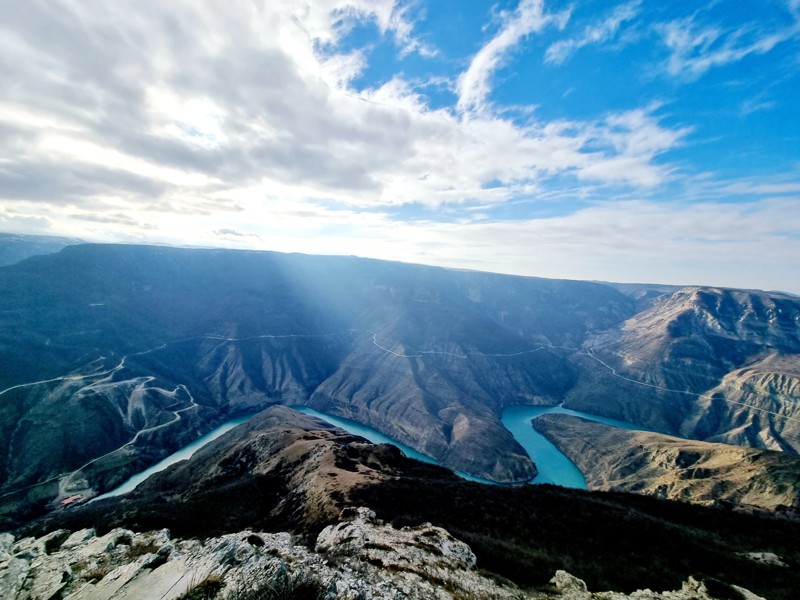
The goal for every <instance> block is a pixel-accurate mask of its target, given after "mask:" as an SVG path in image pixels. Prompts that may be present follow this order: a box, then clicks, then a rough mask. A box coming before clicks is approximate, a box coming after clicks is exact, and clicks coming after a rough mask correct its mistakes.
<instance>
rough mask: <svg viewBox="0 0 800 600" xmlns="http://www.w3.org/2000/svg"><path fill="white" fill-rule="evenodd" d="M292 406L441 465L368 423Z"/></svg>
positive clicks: (373, 440)
mask: <svg viewBox="0 0 800 600" xmlns="http://www.w3.org/2000/svg"><path fill="white" fill-rule="evenodd" d="M292 408H294V409H295V410H296V411H298V412H301V413H305V414H307V415H311V416H312V417H318V418H320V419H322V420H323V421H327V422H328V423H330V424H331V425H336V426H337V427H341V428H342V429H344V430H345V431H347V432H348V433H352V434H353V435H359V436H361V437H363V438H366V439H367V440H369V441H370V442H371V443H373V444H392V445H393V446H397V447H398V448H400V450H402V451H403V454H405V455H406V456H408V457H409V458H416V459H417V460H421V461H422V462H426V463H430V464H432V465H439V466H441V463H440V462H439V461H438V460H436V459H435V458H431V457H430V456H428V455H427V454H422V453H421V452H417V451H416V450H414V449H413V448H411V447H410V446H406V445H405V444H402V443H400V442H398V441H396V440H393V439H392V438H390V437H387V436H385V435H383V434H382V433H381V432H380V431H377V430H376V429H372V427H367V426H366V425H362V424H361V423H356V422H355V421H351V420H350V419H343V418H341V417H334V416H332V415H328V414H325V413H321V412H319V411H316V410H314V409H313V408H308V407H307V406H293V407H292ZM456 473H457V474H458V475H459V476H460V477H462V478H463V479H468V480H470V481H478V482H481V483H492V484H493V483H494V481H489V480H488V479H481V478H480V477H475V476H473V475H468V474H467V473H462V472H460V471H456Z"/></svg>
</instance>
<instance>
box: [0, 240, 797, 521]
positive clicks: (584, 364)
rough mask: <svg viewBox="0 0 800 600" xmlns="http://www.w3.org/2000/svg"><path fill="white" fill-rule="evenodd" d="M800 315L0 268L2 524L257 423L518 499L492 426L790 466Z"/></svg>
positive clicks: (551, 287) (354, 275)
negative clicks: (273, 419) (619, 432)
mask: <svg viewBox="0 0 800 600" xmlns="http://www.w3.org/2000/svg"><path fill="white" fill-rule="evenodd" d="M799 356H800V300H799V299H797V298H794V297H790V296H787V295H781V294H768V293H764V292H755V291H744V290H725V289H717V288H698V287H691V288H679V289H675V288H673V287H671V286H658V285H642V286H637V285H633V286H631V285H623V284H615V285H612V284H601V283H590V282H577V281H561V280H548V279H537V278H527V277H512V276H503V275H495V274H490V273H476V272H468V271H457V270H449V269H441V268H434V267H423V266H418V265H408V264H401V263H390V262H384V261H376V260H367V259H359V258H354V257H333V256H328V257H324V256H306V255H299V254H278V253H270V252H250V251H232V250H208V249H182V248H166V247H156V246H130V245H95V244H83V245H70V246H66V247H65V248H63V249H62V250H61V251H60V252H58V253H56V254H49V255H41V256H33V257H30V258H28V259H26V260H23V261H21V262H18V263H16V264H13V265H8V266H5V267H2V268H0V365H2V367H0V515H6V517H7V518H13V519H17V520H19V519H23V520H24V519H26V518H28V517H30V516H33V515H36V514H40V513H42V512H43V511H46V510H49V509H50V508H52V507H53V506H58V502H59V501H60V500H61V499H64V498H67V497H69V496H74V495H79V494H80V495H81V496H83V497H84V498H88V497H91V496H93V495H95V494H97V493H99V492H103V491H106V490H108V489H110V488H112V487H114V486H115V485H117V484H119V483H121V481H123V480H125V479H126V478H127V477H128V476H129V475H130V474H132V473H133V472H136V471H139V470H141V469H143V468H144V467H146V466H148V465H150V464H153V463H155V462H156V461H158V460H159V459H161V458H163V457H164V456H166V455H168V454H169V453H171V452H172V451H174V450H176V449H177V448H179V447H181V446H183V445H185V444H186V443H188V442H189V441H191V440H194V439H195V438H197V437H198V436H200V435H201V434H202V433H205V432H207V431H209V430H210V429H211V428H213V427H214V426H216V425H218V424H220V423H222V422H223V421H225V420H228V419H230V418H231V417H234V416H237V415H244V414H252V413H254V412H257V411H258V410H260V409H263V408H264V407H266V406H269V405H271V404H274V403H280V404H285V405H290V406H292V405H301V404H302V405H308V406H311V407H312V408H315V409H317V410H320V411H323V412H326V413H329V414H333V415H337V416H341V417H346V418H349V419H353V420H355V421H358V422H360V423H363V424H366V425H369V426H371V427H373V428H375V429H378V430H379V431H381V432H383V433H384V434H386V435H388V436H390V437H391V438H393V439H396V440H398V441H400V442H403V443H405V444H407V445H409V446H411V447H413V448H415V449H416V450H419V451H421V452H423V453H425V454H428V455H429V456H432V457H434V458H436V459H437V460H439V461H440V462H441V463H442V464H444V465H446V466H448V467H450V468H452V469H456V470H460V471H465V472H467V473H470V474H473V475H477V476H480V477H484V478H488V479H492V480H494V481H497V482H504V483H508V482H520V481H527V480H529V479H530V478H531V477H532V476H533V475H534V474H535V473H536V469H535V465H534V464H533V462H532V461H531V459H530V457H528V455H527V454H526V453H525V451H524V450H523V448H522V447H521V446H520V445H519V444H518V443H517V442H516V440H515V439H514V438H513V436H512V435H511V434H510V433H509V432H508V431H507V430H506V429H505V427H504V426H503V425H502V422H501V413H502V411H503V409H504V408H506V407H509V406H513V405H519V404H528V405H557V404H560V403H563V404H564V405H565V406H567V407H570V408H576V409H581V410H585V411H588V412H592V413H595V414H599V415H604V416H610V417H616V418H622V419H625V420H628V421H632V422H634V423H638V424H641V425H645V426H648V427H650V428H653V429H655V430H658V431H660V432H662V433H665V434H671V435H676V434H677V435H680V436H682V437H687V438H697V439H701V440H707V441H712V442H729V443H737V444H743V445H748V446H753V447H766V448H770V449H775V450H781V451H783V452H786V453H787V454H796V453H797V451H798V449H800V441H798V423H800V414H798V412H797V411H798V406H800V403H798V401H797V398H798V396H797V390H798V385H797V384H798V368H799V367H798V365H800V361H798V357H799Z"/></svg>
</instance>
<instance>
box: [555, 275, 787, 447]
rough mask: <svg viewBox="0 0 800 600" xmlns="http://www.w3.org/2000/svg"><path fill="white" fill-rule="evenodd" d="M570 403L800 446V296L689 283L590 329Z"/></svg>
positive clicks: (689, 429)
mask: <svg viewBox="0 0 800 600" xmlns="http://www.w3.org/2000/svg"><path fill="white" fill-rule="evenodd" d="M584 349H585V350H584V353H583V355H582V356H577V357H576V360H577V361H578V362H579V363H580V365H581V367H582V369H581V371H580V373H581V375H580V378H579V382H578V384H577V385H576V386H575V388H573V389H572V390H571V391H570V393H569V398H568V400H567V405H569V406H570V407H573V408H583V409H586V410H588V411H589V412H595V413H596V414H603V415H607V416H613V417H617V418H621V419H624V420H629V421H633V422H635V423H639V424H641V425H645V426H647V427H650V428H653V429H656V430H659V431H662V432H665V433H671V434H679V435H681V436H685V437H690V438H696V439H708V440H710V441H724V442H728V443H737V444H739V443H741V444H745V445H749V446H754V447H766V448H773V449H781V450H784V451H788V452H791V453H795V454H796V453H797V452H798V451H799V450H800V403H798V402H797V399H798V395H797V390H798V374H799V373H800V371H798V369H800V355H799V354H800V300H798V299H797V298H794V297H789V296H781V295H770V294H765V293H763V292H753V291H741V290H725V289H716V288H696V287H692V288H683V289H680V290H678V291H676V292H674V293H672V294H670V295H664V296H662V297H659V298H657V299H656V300H654V301H652V302H651V304H650V306H649V308H647V309H645V310H643V311H642V312H640V313H638V314H636V315H635V316H633V317H631V318H629V319H627V320H626V321H625V322H624V323H622V324H621V326H620V327H616V328H612V329H610V330H609V331H606V332H603V333H600V334H597V335H594V336H591V337H590V338H589V339H587V341H586V342H585V343H584Z"/></svg>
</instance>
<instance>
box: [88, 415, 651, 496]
mask: <svg viewBox="0 0 800 600" xmlns="http://www.w3.org/2000/svg"><path fill="white" fill-rule="evenodd" d="M293 408H294V409H295V410H297V411H299V412H302V413H305V414H307V415H311V416H314V417H319V418H320V419H323V420H325V421H327V422H328V423H330V424H332V425H336V426H337V427H341V428H342V429H344V430H345V431H347V432H349V433H352V434H353V435H358V436H361V437H363V438H365V439H367V440H369V441H370V442H372V443H373V444H393V445H395V446H397V447H398V448H400V450H402V451H403V453H404V454H405V455H406V456H408V457H410V458H415V459H417V460H420V461H422V462H426V463H430V464H434V465H439V464H440V463H439V462H438V461H437V460H435V459H433V458H431V457H430V456H427V455H425V454H422V453H421V452H417V451H416V450H414V449H413V448H411V447H409V446H406V445H405V444H402V443H400V442H398V441H396V440H393V439H391V438H389V437H387V436H385V435H384V434H382V433H381V432H379V431H377V430H375V429H372V428H371V427H367V426H366V425H362V424H361V423H356V422H355V421H351V420H349V419H343V418H341V417H334V416H332V415H328V414H325V413H321V412H319V411H316V410H314V409H313V408H308V407H306V406H295V407H293ZM553 413H556V414H565V415H572V416H575V417H583V418H584V419H589V420H591V421H595V422H597V423H604V424H606V425H611V426H613V427H621V428H623V429H640V430H645V428H643V427H640V426H638V425H634V424H633V423H628V422H626V421H618V420H616V419H607V418H605V417H598V416H595V415H591V414H589V413H584V412H580V411H577V410H570V409H568V408H562V407H560V406H512V407H511V408H507V409H505V410H504V411H503V414H502V421H503V425H505V427H506V429H508V430H509V431H510V432H511V433H512V434H513V436H514V438H515V439H516V440H517V441H518V442H519V443H520V445H521V446H522V447H523V448H524V449H525V451H526V452H527V453H528V455H529V456H530V457H531V459H533V461H534V462H535V463H536V468H537V469H538V471H539V472H538V474H537V475H536V477H535V478H534V479H533V480H532V483H552V484H555V485H560V486H563V487H572V488H579V489H586V478H585V477H584V476H583V473H581V472H580V470H579V469H578V467H576V466H575V463H573V462H572V461H571V460H569V459H568V458H567V457H566V456H564V454H562V453H561V451H560V450H558V448H556V447H555V446H554V445H553V444H552V443H551V442H550V441H549V440H548V439H547V438H546V437H544V436H543V435H542V434H540V433H539V432H538V431H536V430H535V429H534V428H533V427H532V426H531V419H535V418H536V417H539V416H541V415H544V414H553ZM249 418H250V417H239V418H237V419H233V420H231V421H228V422H227V423H224V424H222V425H220V426H219V427H217V428H216V429H214V430H212V431H210V432H209V433H207V434H206V435H204V436H203V437H201V438H198V439H197V440H195V441H194V442H192V443H191V444H189V445H188V446H186V447H185V448H183V449H181V450H179V451H178V452H176V453H175V454H172V455H170V456H168V457H167V458H165V459H164V460H162V461H161V462H159V463H157V464H155V465H153V466H152V467H150V468H149V469H147V470H145V471H142V472H141V473H138V474H136V475H134V476H133V477H131V478H130V479H128V481H126V482H125V483H123V484H122V485H121V486H119V487H117V488H115V489H113V490H111V491H110V492H106V493H105V494H102V495H101V496H97V498H95V500H100V499H101V498H109V497H111V496H119V495H121V494H126V493H127V492H130V491H132V490H133V489H134V488H135V487H136V486H137V485H139V484H140V483H141V482H142V481H144V480H145V479H147V478H148V477H150V475H152V474H153V473H158V472H159V471H163V470H164V469H166V468H167V467H168V466H170V465H173V464H175V463H176V462H179V461H182V460H187V459H189V458H190V457H191V456H192V455H193V454H194V453H195V452H197V451H198V450H199V449H200V448H202V447H203V446H205V445H206V444H208V443H209V442H211V441H213V440H215V439H217V438H218V437H219V436H221V435H222V434H223V433H226V432H227V431H230V430H231V429H233V428H234V427H236V426H237V425H240V424H242V423H244V422H245V421H247V420H248V419H249ZM457 473H458V475H459V476H461V477H463V478H464V479H468V480H470V481H479V482H481V483H490V484H491V483H494V482H492V481H489V480H486V479H481V478H479V477H474V476H472V475H468V474H466V473H461V472H457Z"/></svg>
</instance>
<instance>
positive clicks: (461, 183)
mask: <svg viewBox="0 0 800 600" xmlns="http://www.w3.org/2000/svg"><path fill="white" fill-rule="evenodd" d="M0 45H2V48H3V51H2V52H0V70H2V72H3V75H4V81H5V82H7V85H4V86H3V87H2V89H0V156H2V157H3V158H2V162H0V229H6V230H12V231H19V232H30V233H34V234H37V233H38V234H50V235H63V236H68V237H76V238H81V239H87V240H92V241H95V242H133V243H157V244H172V245H202V246H209V247H225V248H245V249H254V250H274V251H278V252H308V253H312V254H330V253H332V252H335V253H337V254H344V255H349V254H358V255H363V256H369V257H373V258H379V259H384V260H403V261H407V262H414V263H418V264H435V265H440V266H447V267H453V268H467V269H474V270H479V271H487V272H498V273H509V274H515V275H524V276H537V277H548V278H566V279H575V280H583V281H585V280H606V281H620V282H624V281H664V282H673V281H690V282H691V281H700V282H707V283H706V284H704V285H715V286H724V287H730V288H736V289H744V288H747V289H763V290H774V289H775V290H777V289H788V290H790V291H791V292H794V293H800V110H798V100H797V95H798V94H797V91H798V90H799V89H800V0H771V1H770V2H762V1H760V0H737V2H709V3H705V4H702V3H701V4H699V5H694V4H691V5H689V4H686V3H676V2H671V3H665V2H658V1H657V0H585V1H584V2H578V3H576V2H572V1H571V0H472V1H470V2H463V1H462V0H438V1H433V0H308V1H307V2H302V3H298V2H295V1H293V0H271V1H270V2H267V3H258V2H253V1H252V0H225V1H224V2H223V1H222V0H206V1H204V2H189V1H187V0H174V1H173V2H169V3H161V4H159V5H157V6H156V5H147V6H145V5H142V4H141V3H135V2H133V3H128V2H123V3H118V2H111V3H109V2H100V1H99V0H84V1H82V2H79V3H75V2H72V3H68V2H60V1H59V2H51V3H36V2H26V3H20V4H19V6H16V7H15V9H14V11H13V14H9V15H8V18H6V19H3V21H2V22H0Z"/></svg>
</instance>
